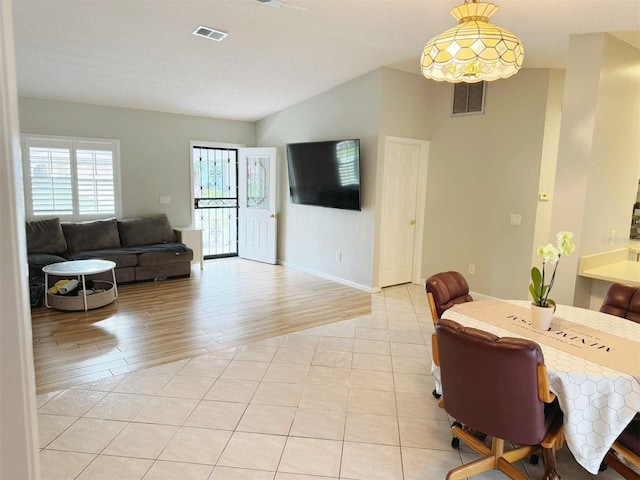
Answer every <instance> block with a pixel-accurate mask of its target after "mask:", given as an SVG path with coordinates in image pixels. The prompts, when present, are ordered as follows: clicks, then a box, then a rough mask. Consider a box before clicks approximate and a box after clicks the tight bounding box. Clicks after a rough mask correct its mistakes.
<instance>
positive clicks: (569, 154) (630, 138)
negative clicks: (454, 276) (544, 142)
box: [551, 34, 640, 307]
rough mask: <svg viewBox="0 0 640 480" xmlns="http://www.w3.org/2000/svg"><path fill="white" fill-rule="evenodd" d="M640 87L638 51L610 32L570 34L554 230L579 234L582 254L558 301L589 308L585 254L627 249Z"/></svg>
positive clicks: (561, 279) (567, 269)
mask: <svg viewBox="0 0 640 480" xmlns="http://www.w3.org/2000/svg"><path fill="white" fill-rule="evenodd" d="M638 85H640V51H639V50H637V49H635V48H633V47H631V46H629V45H628V44H626V43H624V42H621V41H619V40H617V39H615V38H614V37H611V36H610V35H606V34H588V35H573V36H571V38H570V41H569V63H568V66H567V72H566V82H565V89H564V90H565V96H564V108H563V115H562V124H561V136H560V145H559V149H558V165H557V173H556V186H555V194H554V197H555V200H554V206H553V213H552V221H551V230H552V231H553V232H555V231H558V230H570V231H573V232H574V234H575V240H576V245H577V251H576V254H575V255H573V256H571V257H568V258H565V259H563V260H562V266H561V268H560V269H559V270H558V271H559V274H558V277H556V286H555V287H554V292H553V293H554V298H555V299H556V301H559V302H562V303H569V304H574V305H578V306H584V307H588V306H589V303H590V301H589V297H590V292H591V283H592V281H591V280H588V279H584V278H581V277H576V274H577V267H578V260H579V257H580V255H590V254H594V253H600V252H606V251H609V250H614V249H617V248H625V247H626V246H627V245H628V241H629V238H628V235H629V233H628V231H629V222H630V215H631V208H632V206H633V203H634V201H635V196H636V190H637V183H636V182H637V178H638V158H640V141H638V132H640V88H638ZM613 230H615V232H616V238H615V240H614V241H613V242H611V241H610V234H611V231H613Z"/></svg>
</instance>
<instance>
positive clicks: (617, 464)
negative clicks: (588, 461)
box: [604, 451, 640, 480]
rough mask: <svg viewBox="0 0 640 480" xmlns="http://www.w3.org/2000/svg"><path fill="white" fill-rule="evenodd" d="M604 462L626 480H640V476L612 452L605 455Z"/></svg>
mask: <svg viewBox="0 0 640 480" xmlns="http://www.w3.org/2000/svg"><path fill="white" fill-rule="evenodd" d="M604 461H605V462H606V464H607V465H609V466H610V467H611V468H613V469H614V470H615V471H616V472H618V473H619V474H620V476H621V477H622V478H624V479H625V480H640V474H638V472H636V471H635V470H633V469H631V468H629V467H628V466H627V465H625V464H624V463H622V462H621V461H620V460H618V459H617V458H616V457H615V455H613V453H611V451H609V453H607V454H606V455H605V457H604Z"/></svg>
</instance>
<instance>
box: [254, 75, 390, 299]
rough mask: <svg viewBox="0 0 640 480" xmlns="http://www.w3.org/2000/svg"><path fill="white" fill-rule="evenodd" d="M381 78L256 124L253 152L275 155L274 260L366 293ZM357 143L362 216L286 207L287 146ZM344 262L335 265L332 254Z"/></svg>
mask: <svg viewBox="0 0 640 480" xmlns="http://www.w3.org/2000/svg"><path fill="white" fill-rule="evenodd" d="M381 81H382V80H381V71H380V70H376V71H374V72H371V73H368V74H366V75H363V76H361V77H359V78H357V79H355V80H353V81H351V82H347V83H345V84H343V85H340V86H338V87H336V88H334V89H332V90H330V91H328V92H325V93H323V94H321V95H318V96H316V97H313V98H311V99H309V100H306V101H304V102H302V103H299V104H297V105H294V106H293V107H290V108H288V109H286V110H283V111H282V112H279V113H277V114H275V115H271V116H269V117H267V118H265V119H263V120H261V121H259V122H258V123H257V128H256V139H257V144H258V145H259V146H275V147H277V148H278V158H279V169H280V170H279V176H278V183H279V189H280V199H279V205H278V210H279V219H278V259H279V260H280V261H282V262H283V263H285V264H286V265H290V266H293V267H296V268H300V269H303V270H307V271H310V272H313V273H315V274H319V275H322V276H325V277H328V278H334V279H337V280H340V281H344V282H347V283H350V284H353V285H354V286H358V287H360V288H368V287H370V286H371V275H372V249H373V228H374V209H375V182H376V162H377V148H378V131H379V118H380V88H381ZM348 138H359V139H360V149H361V151H360V162H361V168H360V175H361V183H362V188H361V204H362V211H360V212H358V211H348V210H339V209H335V208H324V207H315V206H309V205H294V204H291V203H290V201H289V183H288V178H287V162H286V148H285V145H286V144H287V143H293V142H310V141H316V140H337V139H348ZM338 251H339V252H341V254H342V260H341V261H336V259H335V254H336V252H338Z"/></svg>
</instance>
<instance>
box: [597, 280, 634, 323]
mask: <svg viewBox="0 0 640 480" xmlns="http://www.w3.org/2000/svg"><path fill="white" fill-rule="evenodd" d="M600 311H601V312H604V313H608V314H609V315H615V316H616V317H621V318H626V319H627V320H632V321H634V322H637V323H640V288H637V287H632V286H631V285H622V284H620V283H614V284H613V285H611V287H610V288H609V291H608V292H607V295H606V296H605V297H604V302H603V303H602V307H600Z"/></svg>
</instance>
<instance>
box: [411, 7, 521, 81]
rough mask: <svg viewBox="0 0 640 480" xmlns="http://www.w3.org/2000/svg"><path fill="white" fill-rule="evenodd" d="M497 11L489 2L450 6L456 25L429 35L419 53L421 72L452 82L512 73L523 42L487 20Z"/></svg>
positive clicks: (516, 70) (518, 62)
mask: <svg viewBox="0 0 640 480" xmlns="http://www.w3.org/2000/svg"><path fill="white" fill-rule="evenodd" d="M497 11H498V7H497V6H496V5H494V4H492V3H485V2H479V1H478V0H465V3H464V4H463V5H460V6H458V7H456V8H454V9H453V10H451V15H453V17H454V18H455V19H456V20H458V22H459V23H458V25H457V26H455V27H453V28H450V29H449V30H447V31H445V32H444V33H441V34H440V35H438V36H436V37H433V38H432V39H431V40H429V42H427V45H426V46H425V47H424V52H423V53H422V60H421V63H422V74H423V75H424V76H425V77H427V78H430V79H432V80H437V81H440V82H442V81H445V82H452V83H459V82H467V83H475V82H481V81H483V80H484V81H487V82H489V81H492V80H498V79H500V78H508V77H510V76H512V75H515V74H516V73H517V72H518V70H520V67H522V61H523V59H524V46H523V45H522V42H521V41H520V40H519V39H518V37H516V36H515V35H514V34H513V33H511V32H509V31H508V30H505V29H504V28H500V27H496V26H495V25H492V24H490V23H489V17H491V15H493V14H494V13H496V12H497Z"/></svg>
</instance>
